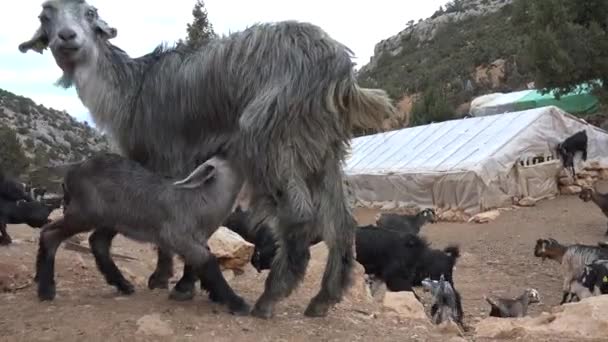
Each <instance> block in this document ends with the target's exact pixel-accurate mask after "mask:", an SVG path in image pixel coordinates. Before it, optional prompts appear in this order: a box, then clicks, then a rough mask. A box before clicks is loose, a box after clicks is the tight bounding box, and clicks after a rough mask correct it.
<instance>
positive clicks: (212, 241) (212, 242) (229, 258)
mask: <svg viewBox="0 0 608 342" xmlns="http://www.w3.org/2000/svg"><path fill="white" fill-rule="evenodd" d="M254 247H255V246H254V245H253V244H252V243H249V242H247V241H245V239H243V238H242V237H241V236H240V235H239V234H237V233H235V232H233V231H232V230H230V229H228V228H226V227H220V228H219V229H218V230H216V231H215V233H213V235H211V237H210V238H209V249H210V250H211V253H213V255H215V257H216V258H217V259H218V261H219V263H220V268H221V269H222V270H226V269H228V270H235V271H237V272H239V273H240V272H241V271H243V268H244V267H245V265H247V264H248V263H249V261H250V260H251V256H252V255H253V249H254Z"/></svg>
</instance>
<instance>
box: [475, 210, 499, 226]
mask: <svg viewBox="0 0 608 342" xmlns="http://www.w3.org/2000/svg"><path fill="white" fill-rule="evenodd" d="M498 216H500V211H498V210H490V211H485V212H483V213H479V214H476V215H473V217H471V218H470V219H469V221H468V222H475V223H486V222H490V221H494V220H496V219H497V218H498Z"/></svg>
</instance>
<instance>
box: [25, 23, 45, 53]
mask: <svg viewBox="0 0 608 342" xmlns="http://www.w3.org/2000/svg"><path fill="white" fill-rule="evenodd" d="M48 44H49V38H48V37H47V36H46V33H45V32H44V30H43V29H42V27H39V28H38V30H36V33H34V36H33V37H32V39H30V40H28V41H26V42H23V43H21V44H19V51H21V53H26V52H27V51H28V50H34V51H36V52H38V53H39V54H42V51H43V50H44V49H46V48H47V47H48Z"/></svg>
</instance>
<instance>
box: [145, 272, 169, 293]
mask: <svg viewBox="0 0 608 342" xmlns="http://www.w3.org/2000/svg"><path fill="white" fill-rule="evenodd" d="M168 288H169V279H163V278H161V277H159V276H156V275H155V274H152V275H151V276H150V278H149V279H148V289H150V290H154V289H168Z"/></svg>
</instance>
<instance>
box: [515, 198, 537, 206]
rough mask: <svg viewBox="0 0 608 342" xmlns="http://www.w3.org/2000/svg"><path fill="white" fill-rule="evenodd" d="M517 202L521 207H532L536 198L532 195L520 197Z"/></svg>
mask: <svg viewBox="0 0 608 342" xmlns="http://www.w3.org/2000/svg"><path fill="white" fill-rule="evenodd" d="M517 204H518V205H519V206H521V207H533V206H535V205H536V200H535V199H534V198H532V197H524V198H522V199H520V200H519V201H518V202H517Z"/></svg>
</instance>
